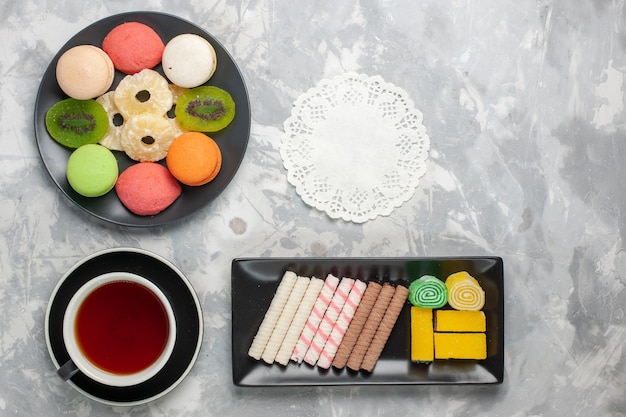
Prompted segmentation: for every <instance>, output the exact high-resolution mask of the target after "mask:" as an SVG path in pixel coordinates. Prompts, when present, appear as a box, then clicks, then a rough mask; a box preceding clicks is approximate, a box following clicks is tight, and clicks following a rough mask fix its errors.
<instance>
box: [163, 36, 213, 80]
mask: <svg viewBox="0 0 626 417" xmlns="http://www.w3.org/2000/svg"><path fill="white" fill-rule="evenodd" d="M161 64H162V66H163V72H164V73H165V76H166V77H167V78H168V79H169V80H170V81H171V82H172V83H174V84H176V85H178V86H180V87H185V88H193V87H198V86H200V85H202V84H204V83H206V82H207V81H208V80H209V79H210V78H211V76H212V75H213V73H214V72H215V68H216V65H217V59H216V56H215V49H213V46H212V45H211V44H210V43H209V41H207V40H206V39H204V38H203V37H201V36H198V35H194V34H191V33H184V34H182V35H178V36H176V37H174V38H172V39H171V40H170V41H169V42H168V43H167V44H166V45H165V49H164V50H163V58H162V62H161Z"/></svg>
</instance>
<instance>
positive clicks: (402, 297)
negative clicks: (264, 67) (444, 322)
mask: <svg viewBox="0 0 626 417" xmlns="http://www.w3.org/2000/svg"><path fill="white" fill-rule="evenodd" d="M408 295H409V290H408V289H407V288H406V287H404V286H402V285H398V286H397V287H396V290H395V292H394V293H393V297H392V298H391V301H390V302H389V306H388V307H387V310H386V311H385V315H384V316H383V319H382V320H381V321H380V324H379V325H378V329H376V334H375V335H374V338H373V339H372V343H370V346H369V348H368V349H367V353H366V354H365V357H364V358H363V362H362V363H361V369H363V370H365V371H368V372H372V370H373V369H374V366H376V362H378V358H380V354H381V353H382V351H383V349H384V347H385V344H387V340H388V339H389V335H390V334H391V330H392V329H393V326H394V325H395V324H396V321H397V320H398V316H399V315H400V312H401V311H402V308H403V307H404V305H405V304H406V301H407V296H408Z"/></svg>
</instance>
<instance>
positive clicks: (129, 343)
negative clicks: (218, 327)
mask: <svg viewBox="0 0 626 417" xmlns="http://www.w3.org/2000/svg"><path fill="white" fill-rule="evenodd" d="M146 290H147V291H146ZM150 293H151V294H150ZM142 300H143V301H142ZM159 306H160V307H162V310H159ZM63 341H64V343H65V347H66V349H67V352H68V354H69V356H70V358H71V360H70V361H68V362H67V363H66V364H64V365H62V366H61V368H60V369H59V371H58V372H59V375H61V377H62V378H64V379H69V378H70V377H71V376H72V375H74V374H75V373H76V372H82V373H83V374H85V375H86V376H87V377H89V378H91V379H93V380H95V381H97V382H100V383H102V384H106V385H110V386H118V387H124V386H131V385H136V384H140V383H142V382H144V381H147V380H148V379H150V378H152V377H153V376H155V375H156V374H157V373H158V372H159V371H160V370H161V369H162V368H163V366H165V364H166V363H167V361H168V360H169V358H170V356H171V354H172V351H173V349H174V344H175V342H176V319H175V317H174V312H173V310H172V306H171V305H170V303H169V300H168V299H167V297H165V295H164V294H163V292H162V291H161V290H160V289H159V288H158V287H157V286H156V285H155V284H153V283H152V282H151V281H149V280H147V279H145V278H143V277H140V276H138V275H135V274H131V273H127V272H112V273H108V274H104V275H100V276H98V277H95V278H93V279H91V280H89V281H88V282H87V283H85V284H84V285H83V286H82V287H80V288H79V289H78V291H77V292H76V293H75V294H74V296H73V297H72V299H71V300H70V302H69V304H68V305H67V309H66V311H65V316H64V318H63Z"/></svg>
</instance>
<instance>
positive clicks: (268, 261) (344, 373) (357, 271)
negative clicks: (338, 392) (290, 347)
mask: <svg viewBox="0 0 626 417" xmlns="http://www.w3.org/2000/svg"><path fill="white" fill-rule="evenodd" d="M287 270H291V271H293V272H295V273H296V274H298V275H301V276H307V277H312V276H315V277H318V278H325V277H326V275H328V273H333V275H335V276H337V277H339V278H341V277H350V278H356V279H361V280H364V281H370V280H376V281H379V282H387V281H388V282H403V283H405V285H408V284H409V283H410V282H411V281H413V280H415V279H418V278H420V277H421V276H422V275H427V274H428V275H434V276H436V277H438V278H440V279H442V280H445V279H446V278H447V277H448V275H450V274H452V273H455V272H459V271H467V272H468V273H469V274H470V275H472V276H473V277H474V278H476V279H477V280H478V282H479V283H480V285H481V286H482V288H483V290H484V291H485V307H484V308H483V311H484V312H485V316H486V319H487V332H486V333H487V359H485V360H481V361H467V360H445V361H444V360H441V361H435V362H433V363H431V364H418V363H412V362H411V360H410V326H411V323H410V304H409V303H408V302H407V304H406V305H405V307H404V309H403V310H402V313H401V314H400V316H399V317H398V321H397V322H396V325H395V327H394V329H393V331H392V333H391V336H390V338H389V340H388V341H387V344H386V345H385V349H384V350H383V352H382V355H381V357H380V359H379V360H378V363H377V364H376V367H375V368H374V370H373V371H372V372H371V373H369V372H365V371H361V372H353V371H351V370H348V369H342V370H337V369H334V368H331V369H329V370H324V369H320V368H317V367H311V366H309V365H307V364H306V363H302V364H299V365H298V364H296V363H294V362H290V363H289V364H288V365H287V366H281V365H279V364H273V365H268V364H266V363H265V362H263V361H257V360H255V359H253V358H251V357H249V356H248V349H249V348H250V345H251V344H252V340H253V338H254V335H255V334H256V332H257V330H258V328H259V326H260V324H261V321H262V320H263V317H264V315H265V312H266V311H267V309H268V307H269V304H270V302H271V300H272V298H273V296H274V293H275V291H276V288H277V287H278V284H279V282H280V280H281V278H282V276H283V274H284V273H285V271H287ZM231 281H232V282H231V284H232V287H231V291H232V370H233V383H234V384H235V385H238V386H309V385H382V384H387V385H394V384H395V385H410V384H415V385H427V384H428V385H434V384H499V383H502V381H503V376H504V288H503V287H504V282H503V263H502V259H501V258H499V257H464V258H248V259H235V260H233V262H232V275H231Z"/></svg>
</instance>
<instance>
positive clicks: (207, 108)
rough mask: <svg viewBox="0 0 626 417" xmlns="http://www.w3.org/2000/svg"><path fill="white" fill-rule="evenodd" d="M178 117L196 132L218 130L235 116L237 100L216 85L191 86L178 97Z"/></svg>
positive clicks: (187, 127) (184, 124)
mask: <svg viewBox="0 0 626 417" xmlns="http://www.w3.org/2000/svg"><path fill="white" fill-rule="evenodd" d="M175 113H176V119H177V120H178V123H180V125H181V126H182V127H183V128H185V129H187V130H193V131H196V132H217V131H218V130H222V129H224V128H225V127H226V126H228V125H229V124H230V122H232V121H233V119H234V118H235V101H234V100H233V98H232V97H231V96H230V94H229V93H228V92H227V91H224V90H222V89H221V88H218V87H214V86H200V87H195V88H191V89H189V90H187V91H185V92H184V93H182V94H181V95H180V97H178V101H177V102H176V110H175Z"/></svg>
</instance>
